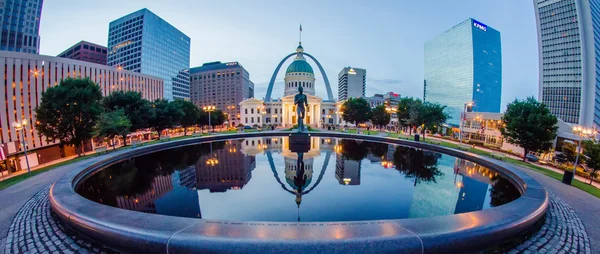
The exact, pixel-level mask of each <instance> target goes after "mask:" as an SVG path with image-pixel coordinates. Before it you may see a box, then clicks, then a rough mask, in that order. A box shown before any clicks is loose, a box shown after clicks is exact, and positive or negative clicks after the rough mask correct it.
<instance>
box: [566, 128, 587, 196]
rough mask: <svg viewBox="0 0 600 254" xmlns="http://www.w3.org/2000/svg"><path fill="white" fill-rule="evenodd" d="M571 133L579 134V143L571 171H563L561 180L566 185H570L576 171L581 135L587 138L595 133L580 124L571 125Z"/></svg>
mask: <svg viewBox="0 0 600 254" xmlns="http://www.w3.org/2000/svg"><path fill="white" fill-rule="evenodd" d="M573 133H574V134H575V135H577V136H579V144H577V156H575V164H574V165H573V171H565V173H564V174H563V179H562V182H563V183H564V184H567V185H571V183H572V182H573V178H574V177H575V173H576V172H577V163H578V162H579V154H580V153H581V142H582V140H583V137H586V138H589V137H592V136H593V135H594V134H595V133H594V131H592V130H591V129H587V128H584V127H581V126H575V127H573Z"/></svg>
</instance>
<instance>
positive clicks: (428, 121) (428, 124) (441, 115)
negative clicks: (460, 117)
mask: <svg viewBox="0 0 600 254" xmlns="http://www.w3.org/2000/svg"><path fill="white" fill-rule="evenodd" d="M445 109H446V106H443V105H441V104H439V103H434V102H422V101H421V100H420V99H416V100H414V101H413V103H412V104H411V105H410V111H409V112H410V124H411V125H412V126H414V127H418V126H421V127H422V129H421V131H422V134H423V138H425V130H433V129H435V128H437V127H438V126H439V125H441V124H443V123H444V122H446V120H448V118H449V116H448V114H447V113H446V112H444V110H445Z"/></svg>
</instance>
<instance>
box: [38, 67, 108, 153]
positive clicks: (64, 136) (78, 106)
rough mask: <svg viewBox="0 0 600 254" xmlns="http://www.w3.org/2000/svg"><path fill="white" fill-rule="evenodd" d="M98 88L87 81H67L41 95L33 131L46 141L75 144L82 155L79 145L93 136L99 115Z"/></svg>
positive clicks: (99, 94)
mask: <svg viewBox="0 0 600 254" xmlns="http://www.w3.org/2000/svg"><path fill="white" fill-rule="evenodd" d="M101 99H102V93H101V92H100V87H99V86H98V85H96V84H94V82H92V81H91V80H90V79H89V78H85V79H73V78H67V79H64V80H62V81H61V82H60V85H58V86H53V87H50V88H48V89H46V91H44V92H43V93H42V100H41V103H40V105H39V106H38V107H37V108H36V110H35V112H36V115H37V120H38V121H39V123H38V124H36V125H35V128H36V129H37V131H38V132H40V133H41V134H42V135H44V136H46V139H48V140H59V141H60V142H61V143H63V144H69V145H75V146H76V148H77V154H78V155H79V156H81V153H82V152H83V151H82V150H83V149H82V148H83V147H82V146H81V145H82V143H83V141H84V140H89V139H91V138H92V137H93V136H94V127H95V125H96V122H97V121H98V118H99V117H100V114H101V113H102V110H103V109H102V104H101V103H100V100H101Z"/></svg>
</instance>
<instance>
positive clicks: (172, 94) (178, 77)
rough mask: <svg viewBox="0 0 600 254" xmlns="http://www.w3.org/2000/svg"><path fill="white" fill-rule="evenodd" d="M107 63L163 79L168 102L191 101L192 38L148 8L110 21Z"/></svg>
mask: <svg viewBox="0 0 600 254" xmlns="http://www.w3.org/2000/svg"><path fill="white" fill-rule="evenodd" d="M107 62H108V65H111V66H117V68H119V67H120V68H123V69H126V70H131V71H135V72H140V73H143V74H148V75H152V76H157V77H161V78H163V79H164V81H165V82H164V96H165V99H169V100H173V99H189V98H190V75H189V66H190V37H188V36H187V35H185V34H184V33H182V32H181V31H179V30H177V28H175V27H173V26H172V25H171V24H169V23H168V22H166V21H165V20H163V19H161V18H160V17H159V16H157V15H156V14H154V13H152V12H151V11H149V10H148V9H141V10H139V11H136V12H134V13H131V14H129V15H126V16H124V17H121V18H119V19H117V20H114V21H112V22H110V25H109V27H108V59H107Z"/></svg>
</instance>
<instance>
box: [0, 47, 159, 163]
mask: <svg viewBox="0 0 600 254" xmlns="http://www.w3.org/2000/svg"><path fill="white" fill-rule="evenodd" d="M0 68H2V70H1V71H0V80H3V82H4V83H3V84H2V87H4V88H3V89H0V103H1V105H2V107H0V144H7V146H8V147H9V149H8V155H9V157H10V156H11V155H14V154H16V153H19V152H22V148H21V147H19V146H14V145H12V144H15V142H17V143H19V142H20V140H21V138H22V137H20V133H19V132H17V131H16V130H15V129H14V128H12V127H11V123H13V122H15V121H21V120H22V119H27V120H28V121H29V123H30V124H29V125H27V126H26V127H25V128H26V130H25V137H24V139H25V142H26V143H27V144H28V149H29V150H31V152H28V155H29V156H28V158H29V164H30V166H32V167H33V166H35V165H37V164H38V163H43V162H47V161H51V160H54V159H58V158H60V157H61V153H60V149H59V148H58V146H53V145H56V144H58V143H54V142H48V141H47V140H46V138H45V137H43V136H41V135H40V134H39V133H38V132H37V130H36V129H35V127H34V124H35V123H36V121H37V120H36V116H35V109H36V107H37V106H38V105H39V103H40V102H41V97H42V92H44V91H45V90H46V89H47V88H49V87H52V86H56V85H58V84H60V82H61V81H62V80H63V79H65V78H69V77H71V78H90V79H91V80H92V81H93V82H94V83H96V84H98V86H100V89H101V91H102V95H103V96H106V95H108V94H109V93H110V92H111V91H137V92H140V93H141V94H142V97H143V98H145V99H148V100H154V99H159V98H162V97H163V90H162V89H163V80H162V79H160V78H157V77H153V76H149V75H144V74H140V73H135V72H132V71H126V70H119V69H117V68H115V67H111V66H106V65H101V64H94V63H89V62H84V61H78V60H72V59H67V58H60V57H53V56H44V55H36V54H26V53H17V52H9V51H0ZM50 146H53V147H52V148H51V150H52V152H50V153H48V152H47V151H45V149H44V148H45V147H50ZM40 148H41V149H40ZM49 149H50V148H49ZM63 155H64V154H63ZM24 161H25V160H24V159H22V160H21V163H24ZM16 167H17V168H19V165H18V164H17V165H16Z"/></svg>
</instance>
